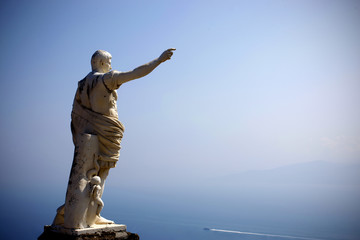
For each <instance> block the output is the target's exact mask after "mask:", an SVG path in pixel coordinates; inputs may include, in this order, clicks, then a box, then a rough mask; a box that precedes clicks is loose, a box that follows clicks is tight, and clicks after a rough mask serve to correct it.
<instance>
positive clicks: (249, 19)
mask: <svg viewBox="0 0 360 240" xmlns="http://www.w3.org/2000/svg"><path fill="white" fill-rule="evenodd" d="M0 18H1V25H0V27H1V37H0V41H1V52H2V54H1V58H0V59H1V65H0V66H1V67H0V68H1V72H2V77H1V80H0V84H1V85H0V86H1V87H0V108H1V112H2V114H1V119H0V121H1V133H2V134H1V136H0V139H1V140H0V141H1V144H0V146H1V147H0V149H1V152H2V164H3V169H7V170H6V171H5V172H4V173H3V174H2V175H1V178H3V179H11V182H12V184H14V185H21V184H24V182H25V184H28V183H26V179H27V177H28V176H29V173H31V175H32V176H33V177H34V178H35V179H38V180H43V179H47V181H46V183H42V184H49V185H51V184H58V185H59V186H62V185H64V183H65V182H66V181H67V177H68V174H69V170H70V167H71V162H72V154H73V145H72V141H71V133H70V127H69V126H70V112H71V107H72V101H73V97H74V93H75V90H76V86H77V81H79V80H81V79H82V78H83V77H84V76H85V75H86V74H87V73H88V72H89V71H90V70H91V68H90V57H91V55H92V53H93V52H94V51H96V50H97V49H104V50H107V51H109V52H110V53H111V54H112V55H113V59H112V64H113V69H116V70H120V71H127V70H131V69H133V68H135V67H137V66H139V65H141V64H143V63H146V62H148V61H150V60H152V59H154V58H156V57H158V56H159V55H160V54H161V53H162V51H163V50H165V49H167V48H170V47H174V48H176V49H177V50H176V51H175V53H174V56H173V58H172V60H171V61H168V62H166V63H164V64H162V65H161V66H159V67H158V68H157V69H156V70H154V72H153V73H151V74H150V75H149V76H147V77H145V78H143V79H139V80H135V81H133V82H129V83H126V84H124V85H123V86H121V88H120V89H119V90H118V94H119V99H118V110H119V118H120V121H122V122H123V124H124V125H125V128H126V130H125V136H124V139H123V143H122V152H121V157H120V161H119V164H118V167H117V168H116V169H114V170H113V173H111V179H112V180H111V181H114V182H116V181H122V180H123V179H125V178H127V177H131V176H136V179H140V181H141V180H146V181H148V180H149V179H151V180H152V181H164V180H166V181H169V182H182V181H193V180H199V179H206V178H211V177H214V176H224V175H227V174H233V173H236V172H240V171H244V170H250V169H255V170H260V169H268V168H273V167H279V166H284V165H289V164H293V163H299V162H310V161H317V160H322V161H333V162H341V163H342V162H344V163H359V161H360V159H359V156H360V125H359V122H360V108H359V103H360V94H359V89H360V44H359V42H360V28H359V24H360V3H359V2H358V1H320V0H316V1H230V0H229V1H228V0H227V1H102V2H101V4H100V2H99V1H56V2H55V1H13V2H2V3H1V4H0ZM63 187H64V188H65V186H63Z"/></svg>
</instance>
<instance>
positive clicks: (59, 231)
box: [38, 224, 140, 240]
mask: <svg viewBox="0 0 360 240" xmlns="http://www.w3.org/2000/svg"><path fill="white" fill-rule="evenodd" d="M95 239H96V240H100V239H101V240H139V239H140V237H139V235H137V234H136V233H130V232H126V226H125V225H120V224H109V225H107V226H97V227H91V228H83V229H65V228H59V227H53V226H45V227H44V232H43V233H42V234H41V235H40V236H39V238H38V240H95Z"/></svg>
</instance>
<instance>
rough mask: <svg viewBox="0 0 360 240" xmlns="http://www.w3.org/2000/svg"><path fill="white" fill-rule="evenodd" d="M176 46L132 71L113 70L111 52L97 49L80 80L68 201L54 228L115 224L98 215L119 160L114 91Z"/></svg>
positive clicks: (120, 130) (74, 112) (151, 67)
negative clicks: (89, 70)
mask: <svg viewBox="0 0 360 240" xmlns="http://www.w3.org/2000/svg"><path fill="white" fill-rule="evenodd" d="M174 50H175V49H174V48H170V49H168V50H166V51H164V52H163V53H162V54H161V55H160V57H158V58H156V59H155V60H153V61H151V62H149V63H147V64H144V65H141V66H139V67H137V68H135V69H134V70H132V71H128V72H120V71H116V70H112V69H111V58H112V56H111V54H110V53H108V52H106V51H103V50H98V51H96V52H95V53H94V54H93V55H92V58H91V67H92V71H91V72H90V73H89V74H88V75H87V76H86V77H85V78H84V79H82V80H81V81H79V83H78V88H77V91H76V94H75V99H74V103H73V109H72V113H71V132H72V136H73V142H74V145H75V151H74V160H73V165H72V168H71V172H70V177H69V183H68V188H67V193H66V198H65V204H64V205H62V206H61V207H59V208H58V209H57V214H56V217H55V219H54V221H53V225H52V226H61V227H63V228H68V229H83V228H89V227H93V226H96V225H101V224H113V223H114V222H113V221H111V220H108V219H105V218H103V217H102V216H100V212H101V210H102V208H103V207H104V202H103V201H102V200H101V197H102V194H103V191H104V185H105V182H106V178H107V176H108V174H109V171H110V169H111V168H114V167H115V166H116V163H117V161H118V159H119V153H120V143H121V139H122V137H123V133H124V126H123V124H122V123H121V122H120V121H119V120H118V112H117V106H116V100H117V93H116V90H117V89H118V88H119V87H120V86H121V85H122V84H123V83H126V82H128V81H131V80H134V79H137V78H141V77H144V76H146V75H147V74H149V73H150V72H152V71H153V70H154V69H155V68H156V67H157V66H159V65H160V64H161V63H163V62H165V61H167V60H169V59H170V58H171V56H172V55H173V51H174Z"/></svg>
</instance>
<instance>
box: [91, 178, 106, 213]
mask: <svg viewBox="0 0 360 240" xmlns="http://www.w3.org/2000/svg"><path fill="white" fill-rule="evenodd" d="M90 182H91V184H93V187H92V190H91V195H90V197H91V198H92V200H93V201H94V203H95V204H97V208H96V216H97V217H98V218H100V212H101V210H102V209H103V207H104V202H103V201H102V200H101V198H100V194H101V187H100V184H101V179H100V177H99V176H94V177H92V178H91V180H90Z"/></svg>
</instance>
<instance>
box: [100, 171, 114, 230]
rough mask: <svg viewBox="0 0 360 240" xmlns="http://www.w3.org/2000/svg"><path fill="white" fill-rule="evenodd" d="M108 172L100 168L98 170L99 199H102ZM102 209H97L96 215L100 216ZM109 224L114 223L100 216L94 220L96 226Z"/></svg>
mask: <svg viewBox="0 0 360 240" xmlns="http://www.w3.org/2000/svg"><path fill="white" fill-rule="evenodd" d="M109 171H110V168H100V170H99V177H100V178H101V184H100V186H101V192H100V198H101V197H102V195H103V193H104V187H105V181H106V178H107V176H108V175H109ZM103 206H104V204H103ZM103 206H102V207H103ZM102 207H101V208H100V209H99V212H98V214H100V211H101V210H102ZM111 223H114V221H111V220H108V219H106V218H103V217H101V216H100V217H98V218H97V220H96V224H111Z"/></svg>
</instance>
